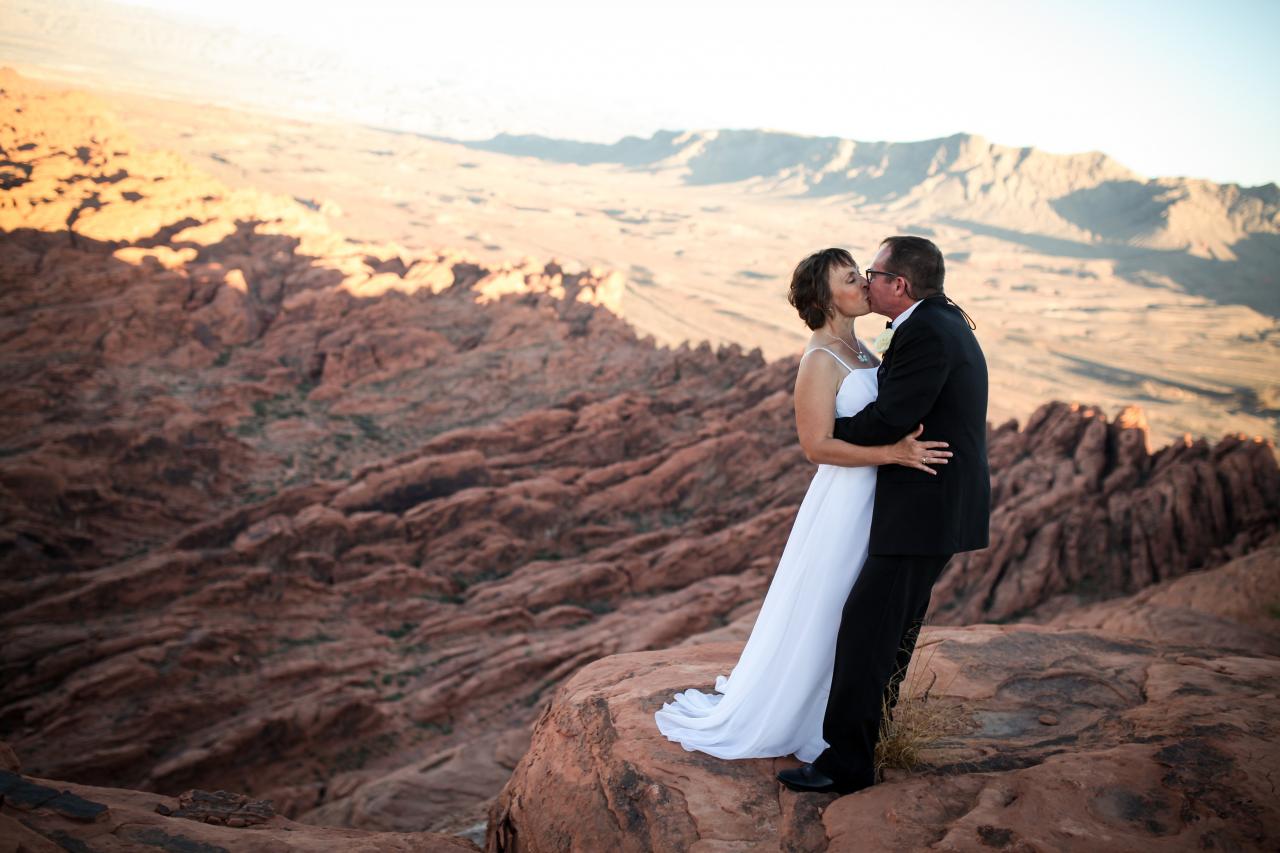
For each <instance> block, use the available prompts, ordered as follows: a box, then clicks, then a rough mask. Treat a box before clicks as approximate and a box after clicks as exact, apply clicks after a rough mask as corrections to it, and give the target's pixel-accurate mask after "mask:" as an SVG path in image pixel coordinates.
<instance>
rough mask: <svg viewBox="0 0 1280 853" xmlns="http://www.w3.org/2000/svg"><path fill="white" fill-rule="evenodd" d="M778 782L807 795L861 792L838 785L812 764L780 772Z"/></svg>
mask: <svg viewBox="0 0 1280 853" xmlns="http://www.w3.org/2000/svg"><path fill="white" fill-rule="evenodd" d="M778 781H779V782H781V783H782V784H784V785H786V786H787V787H788V788H790V789H791V790H793V791H801V792H805V793H825V792H827V791H834V792H836V793H838V794H852V793H853V792H854V791H856V790H859V789H858V788H853V789H852V790H849V789H848V786H847V785H840V784H837V783H836V780H834V779H832V778H831V777H830V776H827V775H825V774H824V773H823V772H822V771H821V770H819V769H818V768H816V767H814V766H813V765H812V764H802V765H800V766H799V767H793V768H790V769H788V770H779V771H778Z"/></svg>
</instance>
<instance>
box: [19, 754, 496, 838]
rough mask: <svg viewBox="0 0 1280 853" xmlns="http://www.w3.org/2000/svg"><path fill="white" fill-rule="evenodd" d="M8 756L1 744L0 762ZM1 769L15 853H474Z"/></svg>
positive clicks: (226, 800) (237, 800)
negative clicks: (151, 851) (204, 852)
mask: <svg viewBox="0 0 1280 853" xmlns="http://www.w3.org/2000/svg"><path fill="white" fill-rule="evenodd" d="M4 753H7V754H10V755H12V751H11V750H9V748H8V747H7V746H6V745H4V744H3V743H0V754H4ZM7 769H8V768H0V849H4V850H13V851H31V853H43V851H61V850H97V851H103V853H110V851H126V850H149V849H153V848H162V849H166V850H236V851H244V853H256V851H263V853H265V851H272V853H276V851H304V850H305V851H326V850H332V851H335V852H338V851H340V853H349V852H351V853H353V852H354V851H370V853H372V851H403V853H443V852H444V851H467V850H478V849H479V848H477V847H476V846H475V845H474V844H472V843H471V842H470V841H468V840H466V839H464V838H458V837H456V836H449V835H441V834H438V833H431V832H406V833H396V832H361V831H359V830H351V829H338V828H334V827H323V826H309V825H307V824H302V823H295V822H294V821H291V820H287V819H285V818H283V817H280V816H278V815H275V814H274V813H273V809H272V807H271V804H270V803H269V802H264V801H260V800H252V801H251V800H249V798H247V797H244V796H239V795H235V794H230V793H228V792H226V791H217V792H209V791H199V790H192V791H186V792H184V793H183V794H182V796H181V797H178V798H174V797H166V796H160V795H157V794H146V793H142V792H139V791H128V790H122V789H118V788H103V787H93V786H89V785H77V784H74V783H68V782H51V781H49V780H47V779H41V778H38V777H32V776H19V775H17V774H16V773H7V772H5V770H7Z"/></svg>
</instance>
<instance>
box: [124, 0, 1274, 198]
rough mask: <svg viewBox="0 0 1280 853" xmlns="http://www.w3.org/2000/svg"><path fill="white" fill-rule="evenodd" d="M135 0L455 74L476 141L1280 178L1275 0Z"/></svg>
mask: <svg viewBox="0 0 1280 853" xmlns="http://www.w3.org/2000/svg"><path fill="white" fill-rule="evenodd" d="M132 2H134V3H135V4H136V5H145V6H150V7H153V8H160V9H165V10H167V11H172V12H181V13H182V14H190V15H198V16H201V17H203V18H206V19H208V20H211V21H216V22H218V23H222V24H227V25H231V26H235V27H238V28H242V29H245V30H248V31H251V32H254V33H258V34H271V35H272V37H273V39H277V40H279V43H281V44H287V43H289V42H293V43H294V44H295V46H294V47H293V48H291V49H292V50H296V51H299V52H303V53H305V52H307V51H315V50H320V51H325V52H329V51H334V52H337V53H339V54H340V55H341V56H342V58H343V60H344V61H343V63H342V66H343V67H344V68H354V69H358V73H359V74H362V75H363V74H367V75H369V78H370V79H371V80H374V79H377V80H381V81H386V80H394V81H396V83H397V85H398V86H399V87H400V90H401V96H402V97H404V96H407V97H412V96H413V92H414V91H415V90H421V91H424V92H430V91H432V90H437V91H438V90H439V87H441V86H444V87H451V90H452V91H455V92H459V93H462V94H463V95H464V96H465V100H464V102H465V103H467V104H469V105H470V107H469V108H470V109H472V110H473V111H475V114H474V115H469V116H467V117H466V118H467V121H466V122H464V123H463V124H462V125H459V127H461V128H462V131H461V132H456V133H455V135H460V136H465V135H480V134H482V135H488V131H489V130H494V131H496V130H507V131H510V132H516V133H519V132H542V133H548V132H552V133H553V135H558V136H564V137H569V138H577V139H589V140H595V141H604V142H611V141H614V140H616V139H618V138H619V137H621V136H623V135H626V134H637V135H643V136H647V135H649V134H650V133H652V132H653V131H655V130H657V129H659V128H666V129H688V128H721V127H734V128H755V127H763V128H772V129H777V130H786V131H792V132H796V133H805V134H815V135H834V136H843V137H848V138H852V139H858V140H894V141H898V140H913V139H925V138H931V137H938V136H948V135H950V134H952V133H956V132H960V131H964V132H969V133H977V134H981V135H982V136H985V137H987V138H988V139H990V140H992V141H994V142H999V143H1002V144H1005V145H1018V146H1020V145H1034V146H1036V147H1039V148H1042V149H1045V150H1048V151H1054V152H1063V153H1065V152H1076V151H1088V150H1100V151H1104V152H1106V153H1107V154H1109V155H1111V156H1113V157H1115V158H1116V159H1118V160H1120V161H1121V162H1122V163H1124V164H1125V165H1127V166H1129V167H1130V168H1132V169H1134V170H1136V171H1138V172H1140V173H1143V174H1146V175H1148V176H1163V175H1186V176H1191V177H1207V178H1211V179H1213V180H1216V181H1236V182H1241V183H1245V184H1258V183H1265V182H1268V181H1280V108H1278V106H1277V105H1280V50H1278V49H1277V45H1278V44H1280V2H1273V0H1216V2H1208V0H1205V2H1190V0H1163V2H1145V0H1133V2H1124V0H1112V2H1095V0H1074V2H1045V0H1037V2H1000V0H993V2H956V0H949V2H914V3H912V2H889V0H885V2H881V3H876V4H870V3H861V2H841V3H831V4H825V3H813V2H803V0H790V2H784V3H776V4H758V5H757V4H747V3H742V2H735V3H725V2H701V3H699V2H694V0H685V2H682V3H669V2H661V0H658V1H657V2H645V3H638V2H632V3H628V4H625V5H623V4H619V3H608V2H599V0H596V2H578V3H564V2H560V3H557V2H553V0H545V2H542V3H528V2H520V3H516V2H482V0H470V2H467V3H450V4H436V3H424V2H414V3H405V2H391V0H361V2H358V3H352V2H330V3H326V2H317V0H306V2H291V0H219V2H216V3H208V2H206V3H195V2H180V0H132ZM442 5H447V8H441V6H442ZM468 128H472V129H474V131H476V133H471V134H469V133H467V132H466V131H467V129H468ZM427 130H431V129H427Z"/></svg>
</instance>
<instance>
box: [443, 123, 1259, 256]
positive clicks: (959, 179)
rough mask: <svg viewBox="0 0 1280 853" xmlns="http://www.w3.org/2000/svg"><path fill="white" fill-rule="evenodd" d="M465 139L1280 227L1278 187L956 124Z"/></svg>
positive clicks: (1043, 221)
mask: <svg viewBox="0 0 1280 853" xmlns="http://www.w3.org/2000/svg"><path fill="white" fill-rule="evenodd" d="M459 144H462V145H466V146H467V147H469V148H474V149H478V150H484V151H492V152H497V153H502V154H509V155H515V156H526V157H537V158H539V159H542V160H551V161H555V162H561V163H576V164H579V165H593V164H615V165H620V166H624V167H626V168H630V169H641V170H648V171H665V170H675V171H678V172H680V173H682V177H683V180H684V181H685V182H686V183H688V184H733V183H742V184H743V185H744V189H746V190H748V191H751V192H763V193H772V192H777V193H784V194H788V195H807V196H814V197H833V198H834V197H847V198H848V200H849V201H851V202H853V203H854V204H867V205H872V206H875V207H877V208H880V209H883V210H889V211H895V210H901V211H904V212H907V211H910V212H911V213H912V215H913V216H916V217H917V218H937V217H944V218H945V217H960V218H963V219H966V220H975V221H980V222H984V223H988V224H998V225H1002V226H1005V227H1009V228H1012V229H1015V230H1017V231H1021V232H1028V233H1037V234H1054V235H1060V236H1065V237H1070V238H1073V239H1083V240H1089V241H1093V240H1106V241H1117V242H1124V243H1129V244H1131V245H1135V246H1143V247H1148V248H1160V249H1178V250H1186V251H1190V252H1192V253H1194V254H1198V255H1202V256H1205V257H1215V258H1219V259H1222V260H1232V259H1234V254H1233V252H1232V250H1231V248H1230V247H1231V246H1232V244H1234V243H1237V242H1239V241H1241V240H1244V239H1246V238H1247V237H1249V236H1251V235H1254V234H1280V187H1277V185H1276V184H1274V183H1269V184H1264V185H1262V186H1258V187H1241V186H1239V185H1237V184H1215V183H1213V182H1211V181H1206V180H1200V179H1193V178H1154V179H1147V178H1144V177H1142V176H1141V175H1138V174H1137V173H1135V172H1133V171H1132V170H1130V169H1128V168H1127V167H1125V166H1123V165H1122V164H1120V163H1118V162H1117V161H1115V160H1114V159H1112V158H1110V157H1108V156H1107V155H1106V154H1103V153H1101V152H1088V153H1083V154H1051V153H1048V152H1045V151H1040V150H1038V149H1035V148H1013V147H1009V146H1003V145H998V144H995V143H992V142H989V141H988V140H986V139H984V138H982V137H981V136H976V135H973V134H967V133H958V134H954V135H952V136H948V137H944V138H941V139H927V140H922V141H919V142H858V141H855V140H851V139H842V138H839V137H833V136H825V137H819V136H801V135H798V134H791V133H783V132H779V131H770V130H698V131H659V132H658V133H655V134H654V135H653V136H651V137H649V138H648V139H644V138H640V137H634V136H629V137H625V138H624V139H622V140H620V141H618V142H616V143H613V144H602V143H592V142H576V141H571V140H560V139H554V138H550V137H545V136H534V135H523V136H521V135H510V134H499V135H498V136H495V137H493V138H491V139H488V140H484V141H480V142H460V143H459Z"/></svg>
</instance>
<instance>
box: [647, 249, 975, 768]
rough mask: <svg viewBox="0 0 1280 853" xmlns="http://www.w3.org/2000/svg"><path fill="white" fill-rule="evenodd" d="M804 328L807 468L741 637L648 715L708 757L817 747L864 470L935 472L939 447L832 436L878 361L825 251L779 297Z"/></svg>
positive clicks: (862, 507)
mask: <svg viewBox="0 0 1280 853" xmlns="http://www.w3.org/2000/svg"><path fill="white" fill-rule="evenodd" d="M787 299H788V301H789V302H790V303H791V304H792V305H793V306H795V309H796V310H797V311H798V312H799V314H800V317H801V319H802V320H804V322H805V325H807V326H808V327H809V328H810V329H812V330H813V335H812V336H811V337H810V339H809V342H808V344H806V345H805V351H804V355H802V356H801V357H800V369H799V373H798V374H797V375H796V389H795V410H796V432H797V434H798V436H799V439H800V447H801V448H802V449H803V450H804V455H805V457H806V458H807V459H808V460H809V461H810V462H814V463H817V465H818V470H817V472H816V473H815V474H814V476H813V480H812V481H811V482H810V483H809V489H808V491H807V492H806V493H805V496H804V501H803V502H802V503H801V504H800V509H799V511H798V512H797V514H796V520H795V523H794V525H793V526H792V528H791V534H790V536H789V537H788V538H787V544H786V547H785V548H784V549H783V552H782V559H781V560H779V562H778V568H777V570H776V571H775V572H774V576H773V581H772V582H771V584H770V586H769V592H768V594H766V595H765V599H764V604H763V605H762V606H761V608H760V614H759V616H757V617H756V623H755V625H754V627H753V628H752V629H751V636H750V638H749V639H748V640H747V644H746V646H745V647H744V648H743V650H742V655H741V657H739V658H738V663H737V664H736V665H735V666H734V668H733V671H732V672H731V673H730V674H729V676H728V678H726V677H725V676H723V675H720V676H717V677H716V683H715V693H703V692H701V691H699V690H694V689H689V690H686V691H684V692H683V693H677V694H676V695H675V696H674V698H673V700H672V701H671V702H668V703H666V704H664V705H663V706H662V709H661V710H659V711H657V712H656V713H655V714H654V719H655V720H656V722H657V725H658V729H659V731H661V732H662V733H663V734H664V735H666V736H667V738H668V739H670V740H672V741H675V742H677V743H679V744H681V745H682V746H684V748H685V749H687V750H690V751H693V750H699V751H701V752H705V753H708V754H710V755H714V756H716V757H717V758H769V757H775V756H781V755H795V756H796V757H797V758H799V759H800V760H801V761H806V762H807V761H812V760H813V759H814V758H816V757H817V756H818V755H819V754H820V753H821V752H822V751H823V750H824V749H826V748H827V745H828V744H827V742H826V741H825V740H824V739H823V737H822V718H823V715H824V712H825V711H826V707H827V695H828V693H829V692H830V689H831V674H832V668H833V666H834V662H835V650H836V632H837V630H838V629H839V627H840V615H841V611H842V609H843V607H844V603H845V599H846V598H847V597H848V595H849V590H850V589H852V587H853V582H854V581H855V580H856V579H857V577H858V572H859V570H860V569H861V568H862V563H863V561H864V560H865V559H866V557H867V540H868V536H869V533H870V529H871V507H872V501H873V499H874V497H875V489H876V466H878V465H906V466H909V467H913V468H919V469H921V470H924V471H927V472H929V473H931V474H936V473H937V472H936V471H934V470H933V469H932V468H930V467H929V465H927V464H924V462H922V461H921V460H922V459H927V460H929V461H930V462H932V463H933V464H939V465H941V464H945V463H946V459H947V457H949V456H951V453H950V452H949V451H947V450H944V449H942V448H945V447H946V444H945V443H944V442H939V441H918V440H916V436H918V435H919V434H920V430H919V429H917V430H916V431H915V433H914V434H912V435H908V436H907V437H906V438H903V439H902V440H901V441H899V442H898V443H896V444H892V445H885V446H881V447H861V446H858V445H854V444H849V443H847V442H844V441H840V440H839V439H836V438H833V437H832V430H833V426H834V421H835V418H836V417H847V416H849V415H853V414H855V413H857V412H858V411H860V410H861V409H862V408H863V407H864V406H866V405H867V404H868V403H870V402H871V401H872V400H874V399H875V398H876V391H877V385H876V367H877V366H878V364H879V360H878V359H877V358H876V357H875V356H874V355H873V354H872V353H871V352H870V351H869V350H868V349H867V348H866V347H865V346H864V345H863V344H862V343H861V342H860V341H859V340H858V339H857V337H856V336H855V335H854V328H853V324H854V320H855V319H856V318H857V317H861V316H862V315H864V314H868V313H870V310H871V309H870V306H869V305H868V303H867V280H866V279H865V278H863V276H862V274H861V273H860V272H859V271H858V266H857V264H856V263H854V260H853V258H852V257H851V256H850V255H849V253H848V252H846V251H845V250H843V249H826V250H824V251H821V252H818V253H816V254H813V255H810V256H809V257H807V258H805V259H804V260H803V261H801V262H800V264H799V265H798V266H797V267H796V269H795V273H794V274H793V275H792V278H791V290H790V293H789V294H788V297H787Z"/></svg>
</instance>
